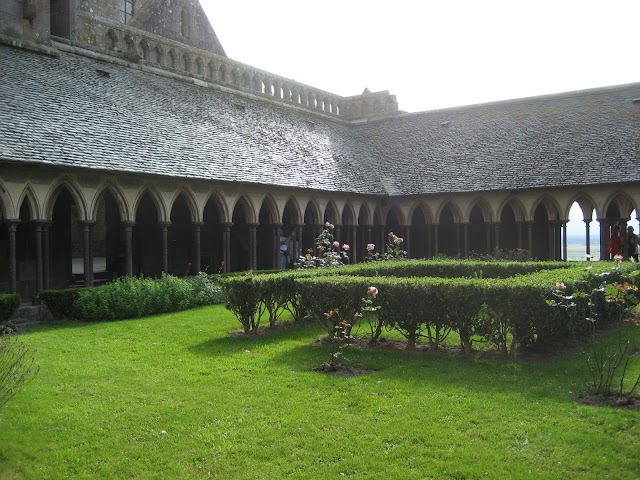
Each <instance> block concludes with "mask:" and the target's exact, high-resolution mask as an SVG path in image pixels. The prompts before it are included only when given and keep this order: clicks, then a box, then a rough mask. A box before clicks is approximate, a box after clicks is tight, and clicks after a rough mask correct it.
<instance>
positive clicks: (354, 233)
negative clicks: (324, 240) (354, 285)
mask: <svg viewBox="0 0 640 480" xmlns="http://www.w3.org/2000/svg"><path fill="white" fill-rule="evenodd" d="M349 246H350V247H351V250H349V252H350V253H351V255H350V256H349V258H351V263H357V262H358V226H357V225H352V226H351V245H349Z"/></svg>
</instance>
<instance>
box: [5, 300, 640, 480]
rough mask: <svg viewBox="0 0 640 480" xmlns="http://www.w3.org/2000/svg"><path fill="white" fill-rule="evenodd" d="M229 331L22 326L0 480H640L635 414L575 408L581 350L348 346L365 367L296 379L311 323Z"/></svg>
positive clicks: (313, 353)
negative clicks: (20, 367)
mask: <svg viewBox="0 0 640 480" xmlns="http://www.w3.org/2000/svg"><path fill="white" fill-rule="evenodd" d="M239 326H240V324H239V323H238V322H237V321H236V320H235V318H233V317H232V316H231V314H230V313H228V312H227V311H226V310H225V309H224V308H223V307H221V306H214V307H205V308H201V309H197V310H192V311H188V312H183V313H177V314H171V315H163V316H157V317H152V318H146V319H138V320H130V321H121V322H114V323H100V324H83V323H64V324H61V325H40V326H37V327H33V328H32V329H31V331H30V333H28V334H26V335H23V336H22V337H21V339H22V340H23V341H24V342H26V343H27V344H28V345H29V346H31V347H33V348H36V349H37V358H38V363H39V364H40V367H41V370H40V373H39V375H38V376H37V377H36V378H35V379H34V380H33V381H32V382H31V383H30V384H28V385H27V386H26V387H25V389H24V390H22V391H21V392H19V393H18V395H16V397H14V398H13V399H12V400H11V401H10V402H9V403H8V404H7V405H6V406H5V408H4V409H3V410H2V411H0V478H1V479H49V478H100V479H102V478H105V479H106V478H108V479H114V478H136V479H138V478H142V479H145V478H154V479H174V478H175V479H190V478H220V479H281V478H301V479H316V478H317V479H331V478H336V479H340V478H356V479H365V478H366V479H396V478H397V479H428V478H437V479H440V478H443V479H474V478H487V479H519V478H527V479H529V478H538V479H574V478H575V479H578V478H579V479H600V478H608V479H638V478H640V455H639V454H638V451H639V449H640V411H638V410H635V411H633V410H621V409H613V408H602V407H591V406H583V405H578V404H576V403H575V401H574V399H575V396H576V394H577V393H578V392H579V391H580V390H581V388H582V387H581V385H582V384H583V383H584V382H586V381H587V379H588V375H589V374H588V371H587V370H586V368H585V366H584V361H583V358H582V356H581V355H580V354H577V355H573V356H570V357H567V358H562V359H560V360H554V361H549V362H538V363H530V364H522V363H517V362H504V363H503V362H492V361H488V360H478V359H465V358H462V357H458V356H452V355H435V354H431V353H425V352H420V353H415V352H414V353H412V352H405V351H393V350H361V351H358V350H351V351H350V352H349V353H348V357H349V358H350V359H351V362H352V363H354V364H357V365H361V366H365V367H368V368H371V369H375V370H376V371H375V372H374V373H371V374H368V375H362V376H358V377H336V376H332V375H327V374H321V373H316V372H313V371H312V368H313V367H314V366H317V365H319V364H320V363H322V362H323V361H325V360H326V359H327V358H328V355H327V349H326V347H324V346H322V345H320V344H319V343H317V342H316V339H317V338H318V337H319V336H320V335H321V331H320V330H319V329H318V328H317V327H316V326H315V325H307V326H301V327H297V328H292V329H287V330H280V331H276V332H272V333H270V334H268V335H260V336H258V337H243V336H239V335H235V334H232V332H237V331H238V327H239ZM627 330H628V331H629V332H630V333H631V334H632V335H634V336H635V340H636V342H638V343H640V328H634V329H631V328H628V329H627ZM631 368H632V371H633V372H635V374H636V375H637V374H638V372H639V371H640V358H639V357H638V356H635V357H634V359H633V363H632V367H631ZM163 432H166V433H163Z"/></svg>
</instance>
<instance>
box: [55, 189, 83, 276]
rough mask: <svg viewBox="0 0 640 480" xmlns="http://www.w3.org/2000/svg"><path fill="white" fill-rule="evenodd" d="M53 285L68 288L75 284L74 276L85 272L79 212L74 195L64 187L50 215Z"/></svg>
mask: <svg viewBox="0 0 640 480" xmlns="http://www.w3.org/2000/svg"><path fill="white" fill-rule="evenodd" d="M51 220H52V223H51V231H50V237H49V246H50V253H51V255H50V259H51V260H50V268H51V270H50V286H51V288H67V287H68V286H69V285H70V284H73V283H74V279H73V275H74V274H75V275H82V274H83V273H84V263H83V251H84V250H83V246H82V232H81V231H80V228H79V224H78V222H79V220H80V213H79V211H78V207H77V205H76V202H75V201H74V199H73V196H72V195H71V193H70V192H69V190H68V189H67V188H66V187H63V188H62V189H61V190H60V193H58V196H57V197H56V201H55V203H54V205H53V213H52V216H51Z"/></svg>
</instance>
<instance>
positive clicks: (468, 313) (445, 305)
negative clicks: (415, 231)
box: [225, 261, 637, 355]
mask: <svg viewBox="0 0 640 480" xmlns="http://www.w3.org/2000/svg"><path fill="white" fill-rule="evenodd" d="M447 265H449V266H450V267H451V268H452V272H453V273H452V275H451V276H452V277H457V278H444V277H443V276H442V275H443V274H444V272H445V268H446V266H447ZM378 267H383V268H378ZM635 268H636V267H635V266H634V265H633V264H630V263H628V264H623V265H621V266H619V267H616V266H615V265H613V264H611V263H605V262H594V263H588V262H581V263H570V264H568V263H564V262H529V263H523V262H490V263H487V262H463V261H435V262H429V261H426V262H425V261H417V262H416V261H407V262H385V263H383V264H381V265H373V266H372V265H371V264H367V265H364V266H361V265H355V266H351V267H341V268H335V269H325V270H315V271H313V272H311V273H310V272H309V270H306V271H302V272H287V273H281V274H278V275H272V276H264V277H263V278H262V280H260V281H258V277H255V276H246V277H244V279H243V281H242V282H240V283H241V284H242V288H243V289H244V290H243V292H244V293H242V292H239V291H236V292H234V288H235V287H234V283H233V282H229V283H227V286H226V290H225V291H226V292H228V293H229V294H230V295H234V297H233V303H237V304H241V303H242V302H246V307H247V308H248V311H249V312H253V313H252V314H253V315H255V312H257V311H258V309H259V307H260V304H261V303H265V302H266V303H269V302H270V300H269V299H267V298H266V297H265V296H264V295H263V293H262V292H265V291H268V290H269V289H270V288H276V287H275V286H274V285H272V283H273V282H285V284H287V285H290V288H291V292H290V296H289V298H290V299H291V298H294V296H295V297H296V298H298V302H299V303H300V304H301V305H304V306H305V308H306V309H307V311H308V313H309V314H310V315H311V316H312V317H315V318H317V319H323V317H325V314H326V313H328V312H331V311H332V310H333V311H336V310H337V311H339V312H340V317H341V318H347V319H355V318H356V314H357V313H358V312H359V309H360V306H361V304H362V299H363V297H365V296H366V292H367V288H368V287H369V286H375V287H377V288H378V291H379V295H378V299H377V302H378V304H379V305H380V306H381V309H380V310H379V311H378V315H379V318H380V319H381V321H382V322H383V323H384V325H386V326H387V327H390V328H395V329H397V330H398V331H400V332H401V333H402V334H403V335H404V336H405V337H406V338H407V340H408V344H409V346H412V345H414V344H415V343H416V341H417V340H418V338H421V337H422V338H426V339H427V341H428V343H429V344H430V345H431V346H433V347H437V346H439V345H440V344H441V343H442V341H443V340H444V339H445V338H446V336H447V335H448V333H449V332H450V331H455V332H457V333H458V334H459V336H460V341H461V345H462V347H463V349H464V350H465V351H467V352H468V351H470V350H471V348H472V341H473V339H474V338H480V339H482V340H484V341H488V342H490V343H492V344H494V345H495V346H496V347H497V348H498V349H499V350H500V351H501V352H502V353H503V354H504V355H513V353H514V351H515V348H516V347H517V346H525V345H527V344H531V343H551V342H559V341H567V340H568V339H570V338H573V337H576V336H580V335H584V334H586V333H588V332H590V331H591V330H592V329H593V328H594V323H593V322H591V321H588V320H586V318H596V319H597V320H598V321H597V322H596V324H595V327H599V326H602V325H605V324H606V323H608V322H612V321H616V320H619V318H620V313H621V308H620V305H616V304H615V302H613V303H612V302H610V301H608V300H607V298H605V294H604V289H603V288H602V287H603V286H604V285H605V284H608V283H614V282H621V281H624V280H627V281H633V280H632V275H631V272H632V271H633V270H634V269H635ZM425 271H429V272H432V273H434V272H435V273H438V275H439V276H431V277H417V276H409V274H417V273H419V272H420V273H423V272H425ZM327 272H329V273H330V275H329V274H327ZM372 272H375V273H377V274H378V276H367V277H365V276H355V275H354V274H355V273H372ZM380 272H385V273H387V274H389V275H387V276H379V274H380ZM472 272H482V274H481V275H480V274H477V275H475V278H474V276H469V274H470V273H472ZM487 272H488V273H489V274H490V275H491V276H493V277H494V278H486V276H485V275H487ZM514 272H515V274H514ZM348 273H349V274H350V275H347V274H348ZM507 273H510V274H511V276H507ZM391 274H394V275H393V276H392V275H391ZM635 281H637V279H636V280H635ZM286 282H289V283H286ZM240 283H239V284H240ZM561 283H562V287H563V288H564V290H562V291H561V292H560V294H562V296H563V298H570V299H571V301H570V305H571V307H570V308H558V307H551V306H550V302H552V301H553V300H554V299H556V298H558V295H559V293H558V292H559V290H558V287H557V286H558V285H559V284H561ZM574 294H575V296H574ZM587 296H588V298H587ZM574 297H575V298H574ZM243 325H244V324H243ZM252 325H253V327H255V328H257V326H256V324H255V323H254V324H252Z"/></svg>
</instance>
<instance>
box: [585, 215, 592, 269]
mask: <svg viewBox="0 0 640 480" xmlns="http://www.w3.org/2000/svg"><path fill="white" fill-rule="evenodd" d="M583 222H584V229H585V235H586V238H585V242H586V243H585V244H586V247H587V248H586V255H587V261H590V260H591V233H590V232H589V230H590V229H591V220H587V219H584V220H583Z"/></svg>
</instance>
